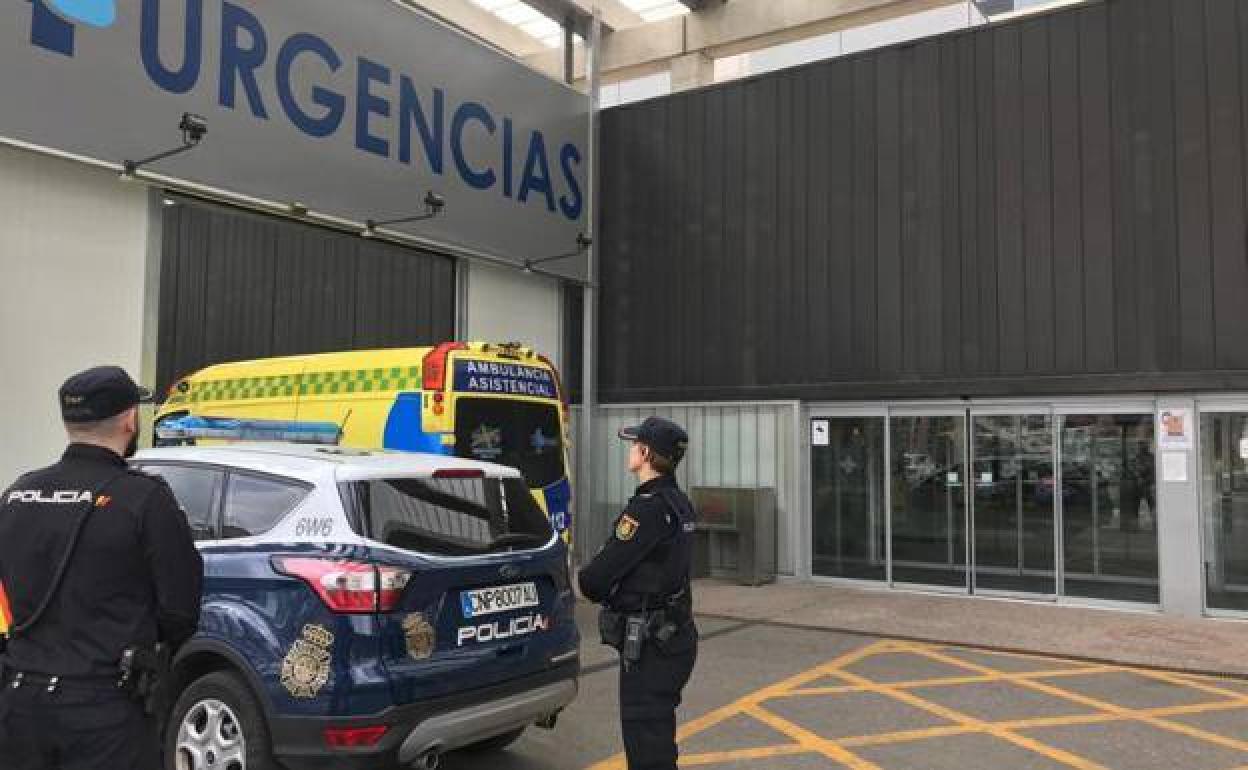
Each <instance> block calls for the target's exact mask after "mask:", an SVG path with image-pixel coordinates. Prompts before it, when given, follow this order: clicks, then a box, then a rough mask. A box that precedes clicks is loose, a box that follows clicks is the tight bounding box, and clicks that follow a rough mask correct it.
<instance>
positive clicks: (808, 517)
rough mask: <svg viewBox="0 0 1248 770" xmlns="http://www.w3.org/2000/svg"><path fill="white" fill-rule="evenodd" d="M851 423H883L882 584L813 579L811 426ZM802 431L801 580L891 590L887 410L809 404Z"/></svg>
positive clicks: (872, 405)
mask: <svg viewBox="0 0 1248 770" xmlns="http://www.w3.org/2000/svg"><path fill="white" fill-rule="evenodd" d="M853 419H878V420H880V421H881V422H882V423H883V426H884V427H883V432H884V445H883V446H884V458H883V467H882V470H883V472H884V495H883V506H884V579H883V580H866V579H863V578H851V577H835V576H831V575H816V574H815V569H814V545H813V544H814V540H813V533H814V531H815V484H814V478H813V475H812V472H813V465H812V463H813V458H812V454H811V453H812V451H813V450H814V447H813V446H812V445H811V441H810V426H811V423H812V421H814V420H853ZM802 430H803V431H805V433H806V436H805V437H804V439H803V440H802V453H801V457H802V468H801V470H802V473H801V476H802V479H803V486H804V487H805V493H804V494H803V495H802V499H803V500H804V501H805V504H806V511H805V516H804V517H803V518H804V519H805V522H804V525H803V526H802V527H801V529H802V530H803V532H802V535H801V537H802V550H801V563H802V565H803V571H804V573H805V575H804V579H806V580H810V581H812V582H816V583H830V584H834V585H857V586H863V587H867V588H883V587H886V588H893V529H892V528H893V517H892V515H891V514H890V513H889V511H891V510H892V493H891V491H890V490H889V488H888V487H889V484H888V457H889V453H890V451H891V447H890V445H889V436H888V407H887V406H885V405H884V404H882V403H870V404H864V403H844V404H808V405H806V408H805V409H803V410H802Z"/></svg>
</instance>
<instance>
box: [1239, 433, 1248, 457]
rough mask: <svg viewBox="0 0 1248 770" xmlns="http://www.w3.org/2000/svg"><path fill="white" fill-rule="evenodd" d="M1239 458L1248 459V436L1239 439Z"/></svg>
mask: <svg viewBox="0 0 1248 770" xmlns="http://www.w3.org/2000/svg"><path fill="white" fill-rule="evenodd" d="M1239 459H1241V460H1248V438H1241V439H1240V440H1239Z"/></svg>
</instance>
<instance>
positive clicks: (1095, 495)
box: [1060, 413, 1160, 604]
mask: <svg viewBox="0 0 1248 770" xmlns="http://www.w3.org/2000/svg"><path fill="white" fill-rule="evenodd" d="M1061 419H1062V422H1061V476H1060V479H1061V486H1062V489H1061V509H1062V545H1063V554H1062V558H1063V567H1064V590H1063V592H1062V593H1063V594H1064V595H1066V596H1075V597H1086V598H1093V599H1105V600H1112V601H1128V602H1149V603H1153V604H1156V603H1158V602H1159V601H1160V591H1159V589H1158V562H1157V495H1156V487H1157V480H1156V458H1155V451H1156V450H1155V441H1156V438H1155V432H1154V427H1153V415H1152V414H1151V413H1150V414H1072V415H1065V416H1064V417H1062V418H1061Z"/></svg>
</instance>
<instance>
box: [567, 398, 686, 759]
mask: <svg viewBox="0 0 1248 770" xmlns="http://www.w3.org/2000/svg"><path fill="white" fill-rule="evenodd" d="M620 438H622V439H624V440H626V441H631V442H633V445H632V447H631V449H630V450H629V456H628V470H629V472H631V473H634V474H636V475H637V478H638V481H640V482H641V486H639V487H638V488H637V493H636V495H634V497H633V499H632V500H630V501H629V503H628V506H627V507H626V508H625V509H624V512H623V513H622V514H620V517H619V518H618V519H617V520H616V523H615V532H614V534H613V535H612V537H611V538H610V539H609V540H608V541H607V543H606V544H605V545H604V546H603V547H602V550H601V551H599V552H598V555H597V556H596V557H594V560H593V561H592V562H590V563H589V565H588V566H586V567H585V568H584V569H582V570H581V572H580V584H581V592H582V593H584V594H585V596H586V597H587V598H589V599H590V600H591V601H594V602H596V603H599V604H602V605H603V610H602V617H601V618H600V625H601V626H602V632H603V641H604V642H606V643H607V644H611V645H612V646H614V647H616V648H617V649H618V650H620V658H621V661H620V662H621V665H620V721H621V728H622V732H623V734H624V751H625V754H626V755H627V757H628V767H629V770H676V758H677V750H676V707H677V706H679V705H680V697H681V691H682V690H683V689H684V687H685V684H686V683H687V682H688V681H689V676H690V675H691V674H692V673H693V665H694V661H695V660H696V659H697V655H698V631H697V628H696V627H695V626H694V623H693V597H692V594H691V592H690V585H689V570H690V567H691V562H692V558H693V530H694V513H693V506H692V505H691V504H690V502H689V498H688V497H686V496H685V493H684V492H682V491H681V490H680V487H679V486H677V484H676V479H675V477H674V476H673V475H672V474H673V473H674V472H675V470H676V466H677V465H678V464H679V463H680V461H681V459H682V458H683V457H684V454H685V449H686V448H687V447H688V444H689V437H688V436H687V435H686V434H685V431H684V430H682V429H681V427H680V426H679V425H676V424H675V423H673V422H670V421H668V420H664V419H660V418H657V417H651V418H650V419H648V420H646V421H645V422H644V423H642V424H641V425H640V426H638V427H636V428H626V429H625V430H622V431H620Z"/></svg>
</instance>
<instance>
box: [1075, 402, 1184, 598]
mask: <svg viewBox="0 0 1248 770" xmlns="http://www.w3.org/2000/svg"><path fill="white" fill-rule="evenodd" d="M1052 404H1053V429H1054V430H1055V431H1057V437H1056V440H1057V445H1056V446H1055V447H1054V451H1055V453H1056V459H1057V462H1058V468H1057V469H1056V473H1057V475H1056V478H1057V481H1058V482H1059V483H1060V482H1061V481H1062V475H1061V473H1062V472H1061V464H1062V463H1063V462H1064V460H1065V458H1063V457H1062V441H1061V431H1062V428H1063V427H1064V419H1065V418H1066V417H1069V416H1072V415H1109V414H1147V415H1150V417H1151V419H1152V420H1153V423H1154V424H1153V436H1154V441H1156V435H1157V425H1156V420H1157V396H1155V395H1124V396H1120V397H1113V396H1105V397H1099V398H1059V399H1054V400H1053V401H1052ZM1193 422H1195V423H1199V422H1200V416H1199V414H1197V415H1195V416H1194V417H1193ZM1195 440H1197V441H1199V436H1197V438H1196V439H1195ZM1154 454H1155V455H1156V457H1157V458H1160V456H1161V452H1160V451H1156V450H1155V451H1154ZM1059 488H1060V487H1059ZM1058 511H1059V513H1061V514H1064V511H1063V507H1062V506H1061V505H1060V504H1059V505H1058ZM1057 525H1058V527H1059V530H1058V538H1059V543H1060V544H1061V550H1059V551H1058V552H1057V560H1058V562H1059V565H1060V566H1061V569H1062V571H1061V575H1062V580H1061V581H1060V582H1059V583H1058V584H1057V603H1058V604H1059V605H1062V606H1068V607H1102V608H1107V609H1126V610H1136V611H1139V610H1160V609H1161V603H1160V602H1157V603H1153V602H1129V601H1118V600H1114V599H1096V598H1093V597H1088V596H1069V595H1068V594H1067V593H1066V570H1065V561H1066V542H1065V538H1064V534H1065V530H1066V520H1065V516H1064V515H1060V516H1059V517H1058V520H1057ZM1156 534H1157V538H1158V543H1157V546H1158V552H1159V553H1158V555H1159V557H1160V549H1161V547H1162V544H1161V541H1160V538H1161V533H1160V532H1157V533H1156ZM1158 568H1159V573H1158V577H1157V584H1158V590H1159V591H1160V588H1161V575H1160V564H1159V565H1158Z"/></svg>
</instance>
